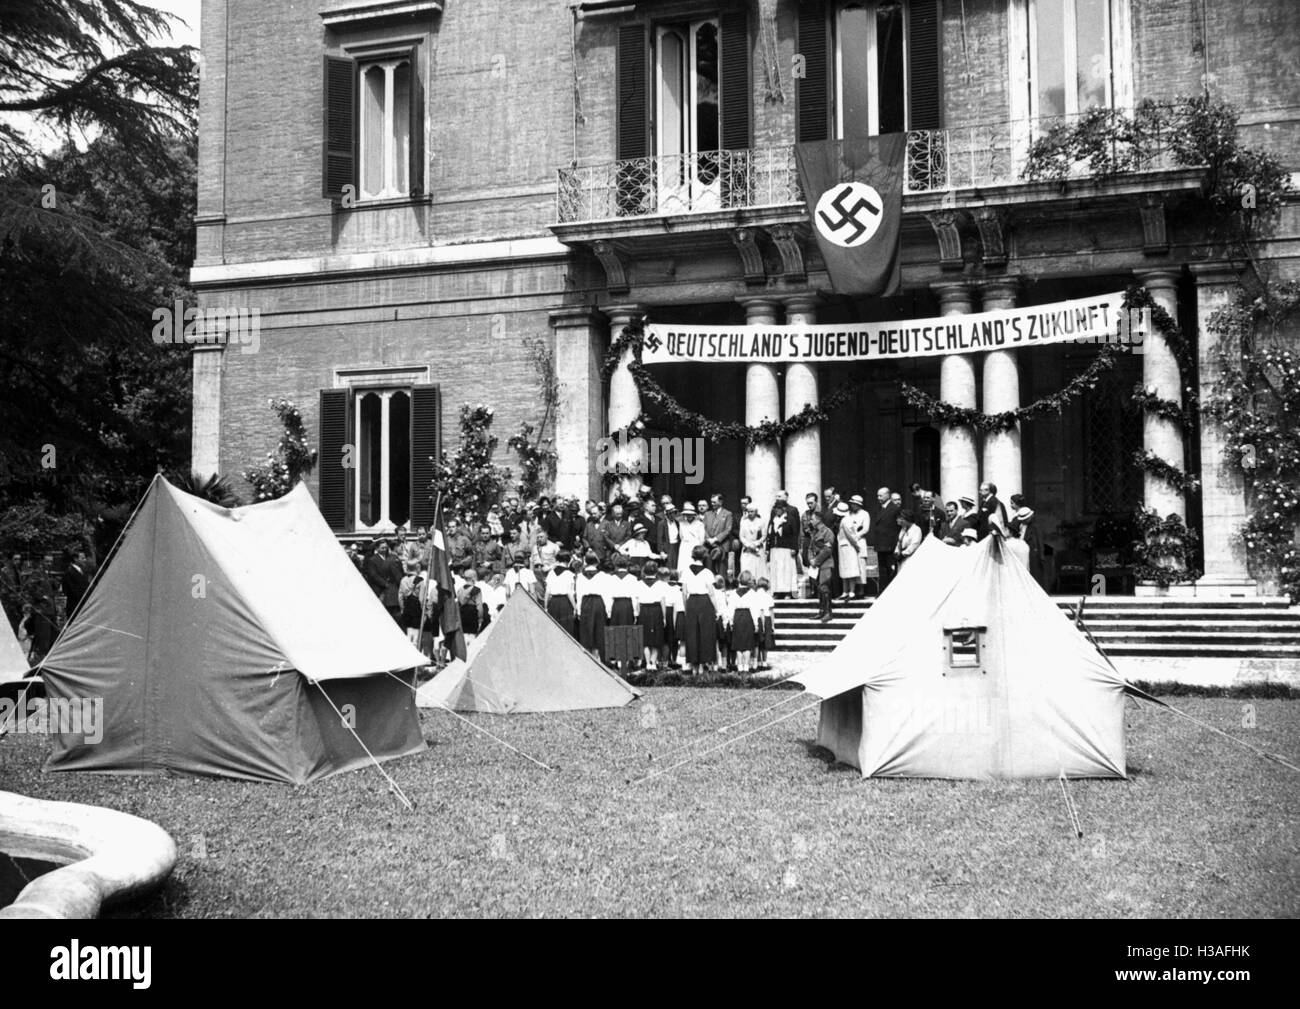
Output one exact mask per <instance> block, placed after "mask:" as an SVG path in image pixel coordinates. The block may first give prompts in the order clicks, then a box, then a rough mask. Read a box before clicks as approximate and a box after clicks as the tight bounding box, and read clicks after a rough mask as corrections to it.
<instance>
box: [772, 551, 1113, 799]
mask: <svg viewBox="0 0 1300 1009" xmlns="http://www.w3.org/2000/svg"><path fill="white" fill-rule="evenodd" d="M792 679H793V681H794V682H796V683H799V684H801V685H802V686H803V687H804V688H805V689H806V690H807V691H808V692H809V693H812V694H815V695H817V696H819V697H821V698H823V699H824V700H823V702H822V705H821V718H820V724H819V726H818V732H817V737H818V742H819V743H820V744H821V745H822V746H825V747H826V748H827V749H829V750H831V752H832V753H834V754H835V756H836V757H837V758H838V759H839V760H841V761H844V762H845V763H848V764H851V765H853V766H855V767H857V768H859V769H860V770H861V771H862V774H863V776H864V777H872V776H876V777H903V778H973V779H1006V778H1055V777H1059V776H1060V775H1061V774H1064V775H1065V776H1066V777H1071V778H1088V777H1093V778H1123V777H1126V776H1127V774H1126V770H1125V757H1124V698H1125V694H1126V692H1127V691H1128V690H1129V687H1128V685H1127V684H1126V683H1125V681H1124V679H1123V678H1122V677H1121V676H1120V675H1119V674H1118V673H1117V672H1115V670H1114V669H1113V668H1112V667H1111V666H1110V664H1109V663H1108V662H1107V661H1106V660H1105V659H1104V658H1103V657H1102V656H1101V655H1100V654H1099V653H1098V651H1097V650H1096V648H1095V647H1093V645H1092V644H1091V643H1090V642H1089V641H1088V640H1087V638H1085V637H1084V636H1083V634H1082V633H1081V632H1080V631H1079V630H1078V629H1077V628H1075V626H1074V625H1073V623H1071V622H1070V620H1069V619H1068V618H1066V616H1065V615H1064V614H1062V613H1061V611H1060V610H1059V609H1058V608H1057V606H1056V604H1055V603H1053V602H1052V600H1051V598H1050V597H1049V596H1048V595H1047V594H1046V593H1045V592H1044V591H1043V590H1042V588H1041V587H1039V585H1038V584H1037V582H1035V581H1034V580H1033V578H1032V577H1031V576H1030V574H1029V572H1028V570H1026V569H1025V567H1024V566H1023V565H1022V564H1021V563H1020V562H1019V561H1018V560H1016V559H1015V558H1014V557H1013V556H1012V555H1011V554H1010V553H1009V552H1007V551H1005V550H1004V549H1003V548H1002V545H1001V542H1000V540H999V539H998V537H996V536H990V537H988V538H987V539H986V540H984V541H983V542H982V543H980V544H979V545H977V546H971V547H950V546H947V545H946V544H943V543H940V542H938V541H937V540H936V539H935V538H934V537H929V538H927V539H926V540H925V541H924V542H923V543H922V545H921V547H920V548H918V550H917V552H916V553H915V554H914V555H913V556H912V557H911V558H910V559H909V560H908V561H907V563H906V564H904V565H903V568H902V570H901V571H900V573H899V575H898V577H897V578H896V579H895V580H894V582H893V583H891V585H890V587H889V588H888V590H886V591H885V592H884V593H882V595H881V597H880V599H879V600H878V601H877V602H876V603H875V604H874V605H873V606H872V607H871V608H870V609H869V610H868V611H867V612H866V614H865V615H864V616H863V617H862V619H861V620H860V621H859V622H858V623H857V624H856V625H855V626H854V628H853V629H852V630H851V631H850V632H849V634H848V635H847V636H846V637H845V638H844V640H843V641H842V642H841V643H840V644H839V646H838V647H836V649H835V650H834V651H833V652H831V653H830V654H829V656H828V657H827V659H826V661H825V662H824V663H822V664H821V665H819V666H818V667H817V668H816V669H813V670H811V671H809V672H808V673H805V674H802V675H799V676H795V677H793V678H792Z"/></svg>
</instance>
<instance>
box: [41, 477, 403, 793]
mask: <svg viewBox="0 0 1300 1009" xmlns="http://www.w3.org/2000/svg"><path fill="white" fill-rule="evenodd" d="M427 662H428V660H427V659H426V658H425V657H424V656H423V655H421V654H420V652H419V651H418V650H417V649H415V648H414V647H412V646H411V644H410V642H409V641H407V639H406V637H405V636H404V635H403V634H402V632H401V631H400V630H399V629H398V627H397V625H396V624H395V623H394V622H393V619H392V617H390V616H389V615H388V613H387V612H386V611H385V610H384V608H383V606H381V605H380V603H379V601H378V600H377V599H376V598H375V595H374V593H373V592H372V591H371V590H370V588H369V587H368V586H367V585H366V583H365V581H364V579H363V578H362V577H361V575H360V574H359V573H358V572H357V570H356V568H355V566H354V565H353V564H352V562H351V561H350V560H348V558H347V556H346V555H345V554H344V552H343V551H342V550H341V549H340V548H339V545H338V542H337V541H336V540H335V539H334V536H333V535H332V534H331V533H330V531H329V528H328V526H327V525H326V524H325V520H324V519H323V518H322V517H321V514H320V511H319V510H318V509H317V507H316V505H315V503H314V502H313V501H312V498H311V495H310V494H309V493H308V491H307V489H306V487H304V486H303V485H302V484H299V485H298V486H297V487H296V488H295V489H294V490H293V491H291V492H290V493H289V494H287V495H286V496H285V497H283V498H280V499H279V500H276V501H268V502H263V503H260V504H254V505H248V506H247V507H243V508H234V509H226V508H220V507H218V506H216V505H213V504H210V503H208V502H206V501H204V500H202V499H200V498H197V497H193V496H191V495H189V494H185V493H183V492H181V491H179V490H177V489H176V488H175V487H173V486H172V485H171V484H169V483H168V482H167V481H166V480H164V479H163V478H162V477H156V478H155V479H154V482H153V483H152V484H151V485H150V487H149V491H148V493H147V494H146V495H145V499H144V501H143V502H142V503H141V505H140V507H139V508H138V509H137V511H136V514H135V516H134V518H133V520H132V522H131V523H130V525H129V526H128V528H127V530H126V531H125V533H124V534H123V536H122V539H121V541H120V543H119V545H118V550H117V553H116V555H115V556H114V557H113V558H112V559H111V561H110V562H109V565H108V567H107V568H106V569H105V570H104V571H103V573H102V574H101V575H100V577H99V578H98V580H97V581H96V582H95V584H94V585H93V587H92V589H91V593H90V595H89V596H88V597H87V599H86V600H85V601H84V602H83V604H82V606H81V609H80V610H79V612H78V613H77V614H76V616H75V617H74V619H73V621H72V623H71V624H70V625H69V626H68V627H67V628H66V629H65V630H64V632H63V634H62V635H61V637H60V638H59V640H58V641H57V642H56V643H55V646H54V648H53V649H52V650H51V652H50V655H49V656H48V657H47V659H46V660H45V662H44V663H43V668H42V674H43V676H44V678H45V681H46V689H47V692H48V695H49V696H50V697H53V698H70V699H71V698H102V699H103V739H102V740H101V741H100V742H99V743H98V744H94V745H92V744H90V743H89V742H87V741H86V740H84V739H83V738H82V737H81V736H74V735H61V736H57V737H56V739H55V746H54V750H53V753H52V754H51V756H50V758H49V760H48V762H47V763H46V769H47V770H68V771H106V772H114V773H138V774H150V773H162V772H164V771H176V772H180V773H185V774H197V775H221V776H226V777H233V778H246V779H252V780H259V781H290V782H295V783H303V782H306V781H311V780H314V779H317V778H321V777H325V776H327V775H330V774H335V773H337V772H339V771H345V770H348V769H351V768H354V767H358V766H361V765H363V764H366V763H369V760H370V758H369V757H368V756H367V755H366V752H365V750H364V749H363V748H362V746H361V744H360V743H359V742H358V738H357V737H359V738H360V740H361V741H363V742H364V743H365V746H366V747H367V748H368V749H369V750H370V752H371V753H372V754H374V756H375V758H376V759H379V760H386V759H391V758H393V757H399V756H403V755H406V754H412V753H418V752H419V751H421V750H423V749H424V748H425V747H424V740H423V738H422V736H421V734H420V726H419V718H418V713H417V711H416V708H415V703H414V691H413V689H412V688H413V685H414V675H415V674H414V670H415V668H416V667H418V666H422V665H426V664H427ZM390 674H392V675H390ZM349 722H351V723H352V724H351V726H349V724H348V723H349ZM354 731H355V734H356V735H355V736H354V734H353V733H354Z"/></svg>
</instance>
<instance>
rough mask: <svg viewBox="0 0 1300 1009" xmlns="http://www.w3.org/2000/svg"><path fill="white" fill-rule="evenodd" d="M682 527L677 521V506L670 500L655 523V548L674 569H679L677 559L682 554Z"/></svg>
mask: <svg viewBox="0 0 1300 1009" xmlns="http://www.w3.org/2000/svg"><path fill="white" fill-rule="evenodd" d="M681 546H682V529H681V526H680V525H678V522H677V506H676V505H674V504H673V503H672V501H671V500H670V501H668V502H666V503H665V504H664V506H663V515H662V516H661V517H660V519H659V521H658V523H657V524H656V525H655V550H656V551H658V552H659V553H661V554H663V556H664V564H665V565H666V566H667V567H668V568H669V569H670V570H672V571H676V570H677V561H678V558H679V557H680V555H681Z"/></svg>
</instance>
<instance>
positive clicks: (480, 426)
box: [430, 403, 510, 519]
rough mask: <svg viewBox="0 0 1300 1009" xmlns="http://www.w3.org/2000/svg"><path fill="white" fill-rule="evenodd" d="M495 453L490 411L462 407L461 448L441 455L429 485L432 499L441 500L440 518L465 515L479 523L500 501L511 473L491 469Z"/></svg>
mask: <svg viewBox="0 0 1300 1009" xmlns="http://www.w3.org/2000/svg"><path fill="white" fill-rule="evenodd" d="M496 449H497V438H496V437H495V436H494V435H493V434H492V409H491V408H490V407H486V406H484V405H483V404H482V403H479V404H478V405H477V406H469V405H468V404H466V405H465V406H462V407H461V408H460V447H459V448H458V449H456V451H455V452H454V453H451V454H448V453H445V452H444V453H443V456H442V461H441V462H440V463H439V464H438V465H437V467H436V468H435V469H434V473H433V482H432V484H431V485H430V490H431V491H432V492H433V497H434V499H435V500H437V499H438V498H441V499H442V512H443V514H451V513H455V512H467V513H469V514H471V515H473V516H474V517H475V518H477V519H481V518H483V516H484V515H486V514H487V510H488V508H490V507H491V506H492V505H494V504H496V503H497V502H498V501H499V500H500V499H501V490H502V488H504V487H505V486H506V484H507V483H508V482H509V480H510V470H509V469H508V468H506V467H503V466H496V465H493V463H492V458H493V456H494V455H495V453H496Z"/></svg>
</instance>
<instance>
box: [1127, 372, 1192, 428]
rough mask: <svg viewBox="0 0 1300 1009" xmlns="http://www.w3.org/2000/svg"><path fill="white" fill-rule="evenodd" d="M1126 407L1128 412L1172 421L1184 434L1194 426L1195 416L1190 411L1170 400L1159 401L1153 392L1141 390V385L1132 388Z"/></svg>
mask: <svg viewBox="0 0 1300 1009" xmlns="http://www.w3.org/2000/svg"><path fill="white" fill-rule="evenodd" d="M1128 406H1129V409H1130V410H1141V411H1144V412H1146V413H1152V414H1155V415H1156V416H1157V417H1163V418H1164V419H1165V420H1168V421H1172V422H1173V423H1175V424H1177V425H1178V427H1179V429H1180V430H1182V432H1183V433H1184V434H1189V433H1190V432H1191V431H1192V429H1193V428H1194V427H1195V426H1196V415H1195V414H1194V413H1193V412H1192V411H1190V410H1188V409H1187V408H1186V407H1185V406H1183V405H1182V404H1181V403H1176V402H1174V401H1173V400H1172V399H1161V398H1160V397H1159V396H1157V395H1156V394H1155V393H1154V392H1149V391H1148V390H1146V389H1144V388H1142V385H1141V383H1138V384H1137V385H1135V386H1133V392H1132V399H1131V400H1130V401H1129V404H1128Z"/></svg>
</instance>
